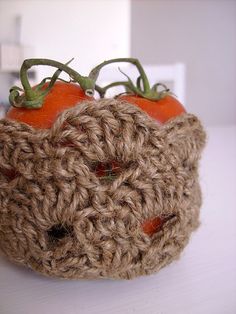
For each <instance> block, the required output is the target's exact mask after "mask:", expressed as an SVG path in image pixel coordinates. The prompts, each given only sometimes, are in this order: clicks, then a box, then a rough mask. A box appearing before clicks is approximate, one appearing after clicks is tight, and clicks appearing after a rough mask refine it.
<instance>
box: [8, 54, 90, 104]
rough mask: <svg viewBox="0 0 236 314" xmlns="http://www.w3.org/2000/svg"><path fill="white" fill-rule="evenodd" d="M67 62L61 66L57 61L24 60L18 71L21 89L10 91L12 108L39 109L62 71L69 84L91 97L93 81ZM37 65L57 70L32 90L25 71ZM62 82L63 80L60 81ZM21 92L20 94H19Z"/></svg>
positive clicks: (14, 87) (16, 88) (13, 88)
mask: <svg viewBox="0 0 236 314" xmlns="http://www.w3.org/2000/svg"><path fill="white" fill-rule="evenodd" d="M72 60H73V59H71V60H70V61H68V62H67V63H65V64H63V63H60V62H58V61H54V60H50V59H26V60H25V61H24V62H23V64H22V66H21V69H20V80H21V83H22V86H23V89H22V88H20V87H17V86H13V87H12V88H11V89H10V95H9V102H10V104H11V105H12V106H13V107H17V108H28V109H39V108H41V107H42V106H43V102H44V99H45V97H46V96H47V94H48V93H49V92H50V91H51V89H52V88H53V86H54V84H55V82H56V81H57V80H62V79H59V75H60V74H61V72H62V71H64V72H65V73H67V74H68V75H69V76H70V78H71V80H70V82H75V83H79V85H80V87H81V88H82V89H83V90H84V93H85V95H86V96H89V97H92V96H93V95H94V90H95V81H94V80H93V79H91V78H90V77H87V76H82V75H80V74H79V73H78V72H76V71H75V70H73V69H72V68H70V67H69V66H68V64H69V63H70V62H71V61H72ZM37 65H47V66H52V67H56V68H57V70H56V72H55V73H54V74H53V76H52V77H47V78H44V79H43V80H42V81H41V82H40V83H39V84H38V85H36V86H35V87H34V88H32V87H31V86H30V83H29V79H28V75H27V71H28V70H29V69H30V68H31V67H32V66H37ZM47 80H49V84H48V86H47V88H46V89H45V88H43V86H44V84H45V83H46V81H47ZM62 81H63V80H62ZM20 92H21V93H20Z"/></svg>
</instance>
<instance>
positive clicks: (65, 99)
mask: <svg viewBox="0 0 236 314" xmlns="http://www.w3.org/2000/svg"><path fill="white" fill-rule="evenodd" d="M47 86H48V83H46V84H45V85H44V86H43V89H45V88H46V87H47ZM86 99H90V100H91V99H94V98H92V97H89V96H87V95H85V93H84V91H83V90H82V88H81V87H80V86H79V85H78V84H73V83H65V82H60V81H58V82H56V83H55V84H54V86H53V88H52V89H51V91H50V92H49V93H48V94H47V95H46V96H45V99H44V102H43V105H42V107H41V108H39V109H28V108H15V107H11V108H10V109H9V111H8V112H7V114H6V118H8V119H13V120H16V121H20V122H24V123H27V124H29V125H31V126H33V127H35V128H38V129H50V128H51V126H52V124H53V122H54V121H55V119H56V117H57V115H58V114H59V113H61V112H62V111H64V110H65V109H68V108H71V107H74V106H75V105H77V104H78V103H80V102H81V101H83V100H86Z"/></svg>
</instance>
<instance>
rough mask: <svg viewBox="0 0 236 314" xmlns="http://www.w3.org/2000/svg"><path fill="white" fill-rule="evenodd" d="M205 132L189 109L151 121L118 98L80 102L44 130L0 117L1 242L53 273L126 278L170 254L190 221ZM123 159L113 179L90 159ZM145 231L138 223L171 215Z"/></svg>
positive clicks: (194, 221) (15, 255)
mask: <svg viewBox="0 0 236 314" xmlns="http://www.w3.org/2000/svg"><path fill="white" fill-rule="evenodd" d="M204 144H205V132H204V130H203V128H202V125H201V123H200V121H199V120H198V119H197V117H195V116H194V115H192V114H187V113H186V114H182V115H181V116H178V117H176V118H173V119H171V120H169V121H168V122H167V123H165V124H163V125H158V124H157V123H156V121H155V120H154V119H152V118H150V117H149V116H148V115H147V114H146V113H145V112H143V111H142V110H141V109H139V108H137V107H136V106H133V105H130V104H128V103H126V102H124V101H118V100H114V99H112V100H99V101H85V102H83V103H82V104H79V105H78V106H76V107H74V108H72V109H69V110H67V111H65V112H63V113H62V114H60V115H59V116H58V117H57V120H56V121H55V123H54V125H53V126H52V128H51V129H50V130H38V129H34V128H33V127H30V126H28V125H26V124H24V123H21V122H16V121H12V120H8V119H2V120H0V248H1V250H2V251H3V252H4V254H5V255H6V256H7V257H8V258H9V259H10V260H12V261H14V262H17V263H20V264H24V265H26V266H28V267H30V268H32V269H33V270H35V271H37V272H40V273H42V274H44V275H48V276H56V277H61V278H71V279H72V278H73V279H76V278H112V279H119V278H120V279H132V278H134V277H136V276H140V275H147V274H151V273H154V272H157V271H158V270H159V269H160V268H162V267H163V266H165V265H167V264H169V263H170V262H172V261H173V260H174V259H176V258H178V257H179V255H180V253H181V251H182V250H183V248H184V247H185V246H186V244H187V243H188V241H189V238H190V234H191V232H192V231H193V230H195V229H196V228H197V227H198V226H199V208H200V206H201V191H200V187H199V183H198V161H199V158H200V154H201V151H202V149H203V147H204ZM113 160H116V161H117V162H119V163H120V165H122V167H121V171H120V172H119V173H118V174H117V176H116V177H115V178H113V180H107V179H104V178H102V177H99V176H97V174H96V172H95V171H94V169H95V166H94V165H96V164H98V163H100V164H103V163H104V164H106V163H109V162H110V161H113ZM170 214H171V217H172V218H171V219H169V220H168V221H167V222H166V223H165V224H164V226H163V228H162V229H161V230H160V231H159V232H157V233H155V234H153V235H152V236H149V235H147V234H146V233H144V231H143V229H142V228H141V226H142V224H143V222H144V221H146V220H147V219H152V218H154V217H156V216H163V215H164V216H165V215H170Z"/></svg>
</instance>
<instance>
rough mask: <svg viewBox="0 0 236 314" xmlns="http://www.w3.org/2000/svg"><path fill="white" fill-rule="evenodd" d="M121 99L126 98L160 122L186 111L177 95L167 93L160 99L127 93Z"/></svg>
mask: <svg viewBox="0 0 236 314" xmlns="http://www.w3.org/2000/svg"><path fill="white" fill-rule="evenodd" d="M119 99H123V100H126V101H127V102H129V103H131V104H133V105H136V106H138V107H139V108H141V109H142V110H143V111H145V112H147V113H148V114H149V115H150V116H151V117H152V118H154V119H156V120H157V121H158V122H160V123H165V122H166V121H168V120H169V119H170V118H173V117H176V116H178V115H180V114H182V113H184V112H186V111H185V109H184V107H183V105H182V104H181V103H180V102H179V101H178V100H177V99H176V98H175V97H172V96H170V95H166V96H165V97H163V98H162V99H159V100H149V99H146V98H143V97H139V96H136V95H131V94H130V95H129V94H127V95H122V96H120V97H119Z"/></svg>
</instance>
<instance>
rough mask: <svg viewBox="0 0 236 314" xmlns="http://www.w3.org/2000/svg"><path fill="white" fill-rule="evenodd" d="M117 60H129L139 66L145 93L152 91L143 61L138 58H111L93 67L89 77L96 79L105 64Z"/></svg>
mask: <svg viewBox="0 0 236 314" xmlns="http://www.w3.org/2000/svg"><path fill="white" fill-rule="evenodd" d="M117 62H128V63H131V64H133V65H135V66H136V67H137V70H138V72H139V74H140V77H141V78H142V80H143V87H144V93H147V92H149V91H150V84H149V81H148V78H147V75H146V73H145V71H144V69H143V67H142V65H141V63H140V62H139V60H138V59H136V58H116V59H110V60H107V61H104V62H102V63H100V64H99V65H97V66H96V67H95V68H93V69H92V71H91V72H90V73H89V77H90V78H91V79H92V80H95V81H96V80H97V78H98V75H99V73H100V71H101V69H102V68H103V67H104V66H106V65H108V64H111V63H117Z"/></svg>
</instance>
